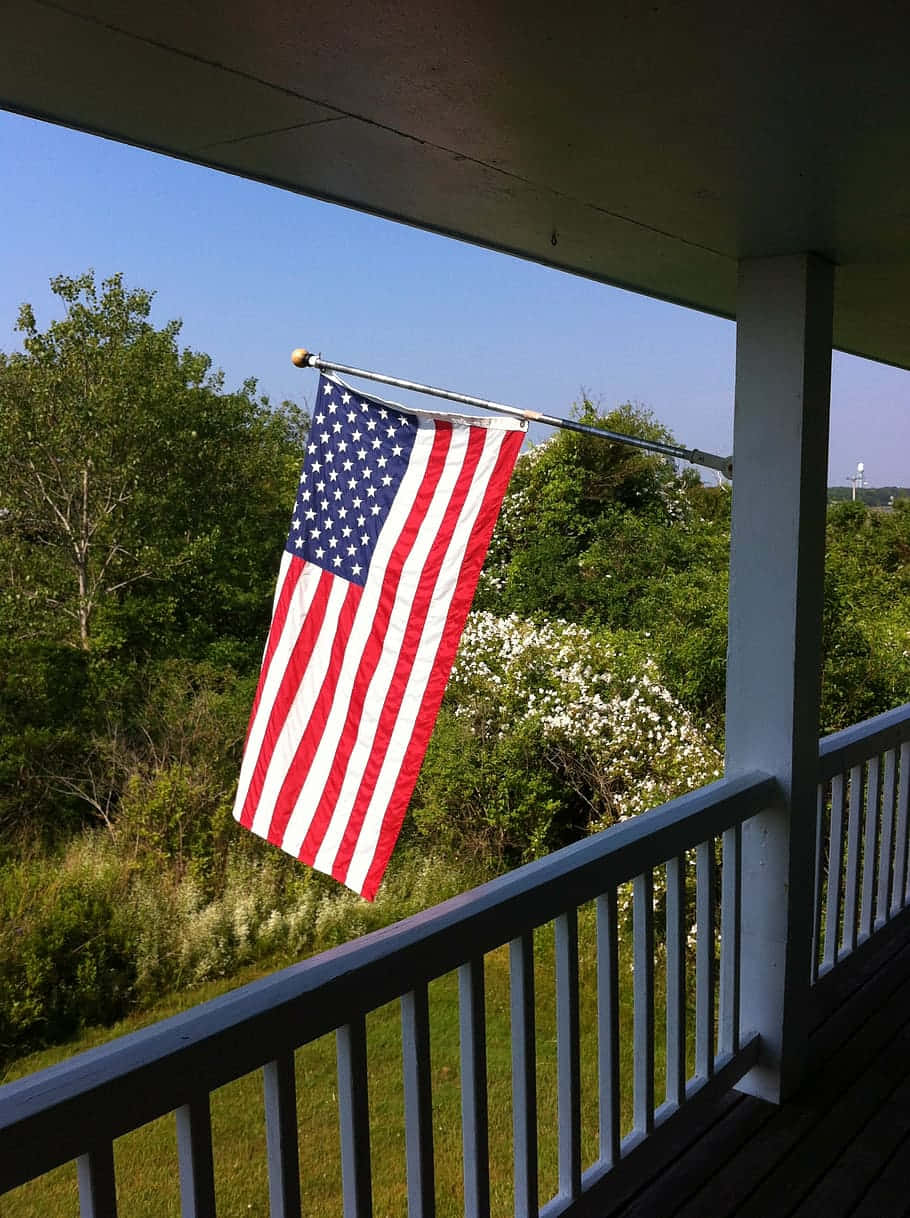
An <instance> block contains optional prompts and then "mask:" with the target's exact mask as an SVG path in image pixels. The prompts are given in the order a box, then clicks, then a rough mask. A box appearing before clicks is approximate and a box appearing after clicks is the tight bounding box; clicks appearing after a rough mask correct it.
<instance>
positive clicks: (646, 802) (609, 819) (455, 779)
mask: <svg viewBox="0 0 910 1218" xmlns="http://www.w3.org/2000/svg"><path fill="white" fill-rule="evenodd" d="M720 767H721V759H720V755H719V753H718V752H717V750H716V748H715V747H714V746H713V745H712V744H711V743H710V742H709V741H708V740H707V738H706V736H705V735H704V733H703V732H702V731H701V730H700V729H699V727H698V725H697V724H696V723H695V722H694V720H693V718H692V716H691V715H690V714H689V713H688V712H687V711H686V710H685V709H684V708H683V706H682V705H681V704H680V703H679V702H678V701H677V700H676V699H675V698H674V697H673V695H672V694H671V693H670V692H669V691H668V690H667V689H666V688H665V686H664V685H663V684H662V683H661V681H660V678H659V674H658V672H657V669H656V666H655V665H654V663H653V661H652V660H650V659H649V658H648V657H647V656H645V655H643V654H642V652H641V650H640V645H638V644H636V643H635V642H634V641H632V640H631V639H630V638H629V636H625V635H619V634H614V633H611V632H609V631H607V630H605V629H590V628H587V627H585V626H582V625H579V624H575V623H569V622H565V621H562V620H540V621H526V620H522V619H520V618H519V617H518V616H517V615H515V614H512V615H510V616H508V617H497V616H495V615H494V614H492V613H489V612H486V611H482V610H481V611H478V612H475V613H473V614H471V615H470V617H469V618H468V622H467V626H466V628H465V631H464V635H463V637H462V640H461V646H460V648H459V651H458V656H457V659H456V662H455V666H454V668H453V671H452V676H451V678H450V681H449V686H448V690H447V693H446V698H445V703H444V707H443V711H442V714H441V715H440V719H439V722H438V724H437V730H436V732H435V733H434V735H433V738H432V740H431V742H430V747H429V749H428V752H427V758H426V761H425V763H424V767H423V771H422V773H421V777H420V780H419V782H418V787H417V793H416V799H415V803H414V818H415V820H416V822H417V825H418V826H419V827H420V828H421V829H423V831H424V832H426V833H430V834H433V835H434V836H437V835H440V834H442V835H443V836H446V835H452V836H454V837H456V838H459V839H461V841H462V842H466V843H467V844H468V845H469V846H471V847H473V848H475V849H477V850H479V851H486V852H492V853H494V854H496V855H499V856H501V857H504V858H508V859H510V860H512V859H515V858H530V857H535V856H537V855H539V854H541V853H544V852H545V851H547V850H550V849H553V848H555V847H556V846H559V845H562V844H563V843H565V842H566V841H568V840H571V839H572V838H574V837H578V836H580V835H581V834H583V833H585V832H588V831H590V830H592V829H600V828H605V827H607V826H608V825H611V824H613V823H614V822H616V821H618V820H624V819H626V818H627V817H629V816H634V815H636V814H637V813H639V812H643V811H645V810H646V809H648V808H652V807H654V806H656V805H657V804H660V803H663V802H664V801H665V800H667V799H670V798H672V797H673V796H675V795H678V794H681V793H682V792H683V791H687V790H691V789H693V788H695V787H698V786H701V785H703V784H704V783H706V782H711V781H712V780H713V779H714V778H716V777H717V776H718V775H719V773H720Z"/></svg>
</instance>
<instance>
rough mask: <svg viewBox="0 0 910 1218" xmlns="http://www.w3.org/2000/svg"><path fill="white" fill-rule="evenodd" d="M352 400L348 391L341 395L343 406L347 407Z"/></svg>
mask: <svg viewBox="0 0 910 1218" xmlns="http://www.w3.org/2000/svg"><path fill="white" fill-rule="evenodd" d="M350 400H351V395H350V394H349V393H348V392H347V390H345V392H344V393H343V394H342V395H341V404H342V406H347V404H348V402H350Z"/></svg>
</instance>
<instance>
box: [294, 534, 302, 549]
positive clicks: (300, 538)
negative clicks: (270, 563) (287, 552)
mask: <svg viewBox="0 0 910 1218" xmlns="http://www.w3.org/2000/svg"><path fill="white" fill-rule="evenodd" d="M294 545H295V546H296V547H297V549H298V550H302V549H303V538H302V537H298V538H297V540H296V541H295V542H294Z"/></svg>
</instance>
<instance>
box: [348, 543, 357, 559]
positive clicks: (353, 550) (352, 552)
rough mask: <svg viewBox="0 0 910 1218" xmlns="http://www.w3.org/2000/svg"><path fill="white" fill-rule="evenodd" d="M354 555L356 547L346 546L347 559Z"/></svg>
mask: <svg viewBox="0 0 910 1218" xmlns="http://www.w3.org/2000/svg"><path fill="white" fill-rule="evenodd" d="M356 553H357V547H356V546H348V557H350V558H353V557H354V555H355V554H356Z"/></svg>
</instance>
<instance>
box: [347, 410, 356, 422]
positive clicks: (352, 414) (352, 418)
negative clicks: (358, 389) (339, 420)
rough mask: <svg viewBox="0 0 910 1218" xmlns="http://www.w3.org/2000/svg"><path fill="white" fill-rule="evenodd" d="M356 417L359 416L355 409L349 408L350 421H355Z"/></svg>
mask: <svg viewBox="0 0 910 1218" xmlns="http://www.w3.org/2000/svg"><path fill="white" fill-rule="evenodd" d="M356 418H357V415H356V414H355V413H354V411H353V410H349V411H348V422H349V423H353V422H354V420H355V419H356Z"/></svg>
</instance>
